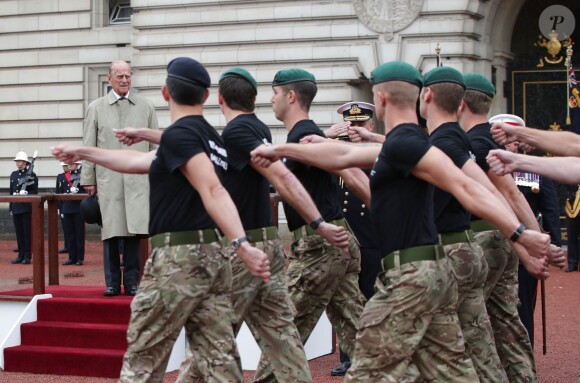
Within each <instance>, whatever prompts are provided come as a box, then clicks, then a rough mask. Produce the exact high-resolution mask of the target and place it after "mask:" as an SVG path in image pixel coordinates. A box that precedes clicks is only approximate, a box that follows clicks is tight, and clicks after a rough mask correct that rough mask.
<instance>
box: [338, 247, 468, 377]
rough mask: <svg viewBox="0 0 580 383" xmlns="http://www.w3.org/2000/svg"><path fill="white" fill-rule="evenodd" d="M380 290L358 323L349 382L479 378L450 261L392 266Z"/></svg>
mask: <svg viewBox="0 0 580 383" xmlns="http://www.w3.org/2000/svg"><path fill="white" fill-rule="evenodd" d="M396 254H397V253H396ZM397 256H398V255H396V257H397ZM395 262H397V261H395ZM376 288H377V291H376V292H375V295H374V296H373V297H372V298H371V299H370V300H369V301H368V302H367V304H366V305H365V307H364V311H363V313H362V316H361V319H360V320H359V323H358V326H359V331H358V333H357V336H356V348H355V351H354V358H353V361H352V365H351V367H350V369H349V370H348V372H347V374H346V378H345V383H350V382H365V383H369V382H377V383H379V382H380V383H385V382H397V383H399V382H415V381H421V382H465V383H473V382H478V381H479V380H478V378H477V374H476V372H475V369H474V367H473V364H472V362H471V360H470V359H469V358H468V357H466V355H465V343H464V340H463V335H462V332H461V326H460V325H459V319H458V317H457V311H456V309H457V282H456V280H455V277H454V275H453V270H452V268H451V265H450V262H449V260H448V259H446V258H444V257H442V258H441V259H440V260H438V261H420V262H411V263H407V264H403V265H401V266H400V267H399V268H397V267H395V268H393V269H389V270H387V271H385V272H382V273H381V274H379V276H378V278H377V284H376ZM417 372H418V374H417ZM419 374H420V376H421V378H420V379H419V378H418V377H417V375H419Z"/></svg>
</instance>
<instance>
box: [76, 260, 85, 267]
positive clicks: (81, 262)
mask: <svg viewBox="0 0 580 383" xmlns="http://www.w3.org/2000/svg"><path fill="white" fill-rule="evenodd" d="M84 264H85V263H84V262H83V261H77V266H82V265H84Z"/></svg>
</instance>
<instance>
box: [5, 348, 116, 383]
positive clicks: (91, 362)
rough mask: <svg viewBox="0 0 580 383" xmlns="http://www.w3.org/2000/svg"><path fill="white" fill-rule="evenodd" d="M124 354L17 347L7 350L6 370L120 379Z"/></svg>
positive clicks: (74, 349)
mask: <svg viewBox="0 0 580 383" xmlns="http://www.w3.org/2000/svg"><path fill="white" fill-rule="evenodd" d="M123 354H124V351H123V350H104V349H87V348H68V347H46V346H16V347H9V348H6V349H5V350H4V369H5V370H6V371H11V372H29V373H34V374H58V375H76V376H97V377H104V378H118V377H119V373H120V372H121V366H122V364H123Z"/></svg>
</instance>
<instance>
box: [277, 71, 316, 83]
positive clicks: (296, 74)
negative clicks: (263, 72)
mask: <svg viewBox="0 0 580 383" xmlns="http://www.w3.org/2000/svg"><path fill="white" fill-rule="evenodd" d="M300 81H310V82H313V83H315V84H316V79H315V78H314V75H313V74H312V73H310V72H307V71H305V70H304V69H283V70H279V71H278V73H276V75H275V76H274V81H272V86H278V85H284V84H290V83H292V82H300Z"/></svg>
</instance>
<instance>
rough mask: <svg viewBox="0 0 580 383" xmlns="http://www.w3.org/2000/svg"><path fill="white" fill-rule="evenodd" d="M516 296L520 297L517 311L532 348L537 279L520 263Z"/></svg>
mask: <svg viewBox="0 0 580 383" xmlns="http://www.w3.org/2000/svg"><path fill="white" fill-rule="evenodd" d="M518 296H519V298H520V306H519V307H518V313H519V314H520V319H521V320H522V323H523V324H524V326H525V328H526V330H528V334H529V336H530V343H531V344H532V348H534V310H535V309H536V298H537V296H538V280H537V279H536V278H534V277H532V276H531V275H530V273H528V271H527V270H526V268H525V267H524V266H522V265H520V267H519V269H518Z"/></svg>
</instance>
